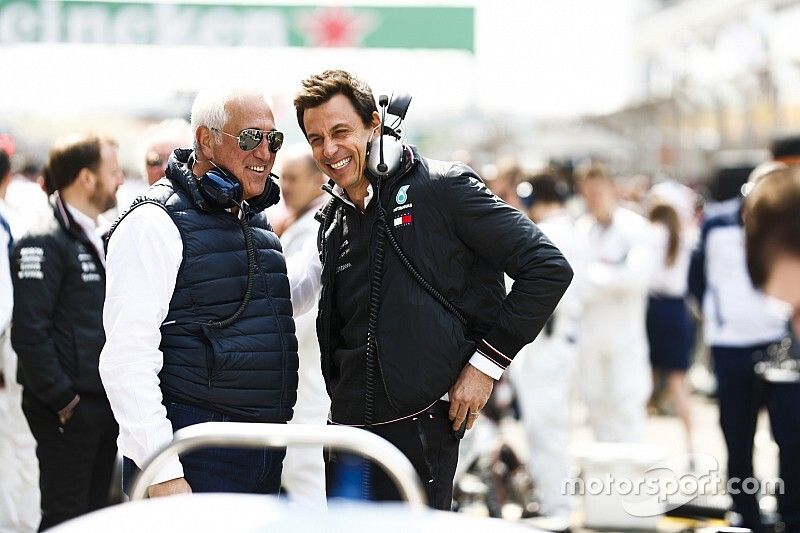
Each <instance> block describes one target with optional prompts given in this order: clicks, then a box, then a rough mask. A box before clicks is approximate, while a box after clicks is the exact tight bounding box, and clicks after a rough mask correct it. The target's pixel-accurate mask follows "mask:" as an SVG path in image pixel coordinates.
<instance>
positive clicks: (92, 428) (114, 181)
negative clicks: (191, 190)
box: [11, 135, 122, 530]
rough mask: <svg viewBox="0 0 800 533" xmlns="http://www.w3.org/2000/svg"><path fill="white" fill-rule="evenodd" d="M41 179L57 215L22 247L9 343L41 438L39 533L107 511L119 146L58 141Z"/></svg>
mask: <svg viewBox="0 0 800 533" xmlns="http://www.w3.org/2000/svg"><path fill="white" fill-rule="evenodd" d="M45 173H46V175H47V178H48V180H47V181H48V182H49V183H50V184H51V186H52V187H53V188H54V189H55V192H54V193H53V195H52V196H51V200H50V202H51V212H50V214H49V215H48V216H46V217H42V218H40V219H39V220H38V221H36V222H34V224H33V225H32V226H31V227H30V229H29V230H28V232H27V233H26V234H25V235H24V236H23V237H22V238H21V239H19V241H18V242H17V245H16V247H15V249H14V255H13V259H12V262H11V273H12V279H13V283H14V313H13V318H12V325H11V344H12V345H13V347H14V351H15V352H16V353H17V356H18V358H19V368H18V372H17V379H18V381H19V383H20V384H21V385H22V388H23V390H22V410H23V412H24V413H25V417H26V419H27V420H28V425H29V426H30V428H31V432H32V433H33V436H34V438H35V439H36V445H37V446H36V455H37V457H38V459H39V489H40V493H41V509H42V520H41V523H40V525H39V529H40V530H45V529H48V528H50V527H53V526H55V525H56V524H60V523H61V522H64V521H66V520H69V519H70V518H74V517H76V516H79V515H81V514H84V513H88V512H91V511H93V510H95V509H99V508H100V507H103V506H105V505H107V503H108V496H109V490H110V486H111V477H112V472H113V469H114V460H115V457H116V453H117V446H116V439H117V432H118V428H117V424H116V422H115V421H114V416H113V414H112V412H111V408H110V406H109V403H108V398H107V397H106V393H105V390H104V389H103V385H102V383H101V382H100V375H99V373H98V357H99V355H100V350H101V349H102V347H103V343H104V341H105V334H104V332H103V324H102V311H103V300H104V297H105V287H106V271H105V252H104V249H103V242H102V238H101V235H102V231H104V230H105V227H104V224H103V221H102V218H101V217H100V214H101V213H104V212H105V211H107V210H108V209H110V208H112V207H114V205H115V204H116V197H115V193H116V190H117V188H118V187H119V186H120V184H121V183H122V172H121V170H120V168H119V164H118V162H117V146H116V143H115V142H114V141H112V140H110V139H105V138H101V137H98V136H94V135H71V136H68V137H65V138H63V139H60V140H58V141H57V142H56V143H55V144H54V146H53V147H52V149H51V150H50V155H49V158H48V161H47V166H46V169H45Z"/></svg>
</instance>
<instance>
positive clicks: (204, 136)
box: [195, 126, 215, 160]
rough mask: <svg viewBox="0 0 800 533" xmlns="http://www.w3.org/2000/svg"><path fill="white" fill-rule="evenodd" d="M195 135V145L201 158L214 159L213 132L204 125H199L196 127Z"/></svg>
mask: <svg viewBox="0 0 800 533" xmlns="http://www.w3.org/2000/svg"><path fill="white" fill-rule="evenodd" d="M196 136H197V138H196V139H195V140H196V141H197V146H199V147H200V152H201V154H202V155H203V159H208V160H211V159H214V144H215V143H214V141H215V139H214V132H213V131H211V130H210V129H209V128H208V127H206V126H200V127H198V128H197V133H196Z"/></svg>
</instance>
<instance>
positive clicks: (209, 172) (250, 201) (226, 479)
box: [100, 90, 319, 496]
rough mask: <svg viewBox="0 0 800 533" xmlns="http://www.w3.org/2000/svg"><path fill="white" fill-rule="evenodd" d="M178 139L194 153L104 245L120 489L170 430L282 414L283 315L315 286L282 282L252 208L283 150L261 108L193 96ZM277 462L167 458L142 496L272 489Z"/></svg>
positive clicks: (286, 374) (292, 355)
mask: <svg viewBox="0 0 800 533" xmlns="http://www.w3.org/2000/svg"><path fill="white" fill-rule="evenodd" d="M192 130H193V134H194V140H193V142H194V149H179V150H175V151H174V152H173V154H172V156H171V157H170V160H169V163H168V165H167V169H166V179H163V180H160V181H158V182H157V183H156V184H155V185H153V186H152V187H151V188H150V189H149V190H148V192H147V193H146V194H145V195H144V197H142V198H140V199H139V200H138V201H137V202H134V205H133V206H132V207H131V209H130V210H129V211H128V212H127V213H126V214H125V215H123V216H122V217H121V218H120V219H119V220H118V221H117V223H116V224H115V225H114V227H112V229H111V232H110V236H109V241H108V281H107V295H106V296H107V297H106V303H105V309H104V313H103V321H104V326H105V330H106V336H107V342H106V345H105V347H104V349H103V352H102V355H101V358H100V372H101V376H102V379H103V384H104V386H105V389H106V391H107V392H108V396H109V399H110V401H111V406H112V409H113V411H114V415H115V417H116V419H117V420H118V422H119V425H120V437H119V448H120V450H121V451H122V453H123V454H124V456H125V457H126V460H125V468H124V477H125V481H126V482H127V481H129V477H130V475H132V474H133V473H134V471H135V467H139V468H141V467H142V466H143V465H144V464H145V463H146V462H147V460H148V459H149V458H150V457H151V456H152V455H153V454H154V453H155V452H157V451H158V450H159V449H160V448H161V447H162V446H164V445H165V444H167V443H169V442H170V441H171V440H172V432H173V431H176V430H178V429H180V428H182V427H185V426H189V425H193V424H197V423H201V422H210V421H217V422H272V423H283V422H286V421H287V420H289V419H291V418H292V407H293V406H294V403H295V395H296V390H297V365H298V362H297V339H296V337H295V327H294V320H293V312H294V314H299V313H301V312H302V311H303V310H305V309H307V308H308V307H310V306H311V305H313V303H314V301H313V300H314V294H315V291H316V285H318V284H319V271H318V269H317V270H316V271H315V270H314V267H313V266H312V267H310V268H307V266H308V265H314V264H315V263H314V262H313V261H298V262H297V263H296V265H297V267H298V268H297V269H296V274H295V273H294V272H295V270H293V269H292V267H291V265H290V267H289V274H288V275H287V265H286V262H285V259H284V256H283V253H282V252H281V246H280V242H279V241H278V237H277V236H276V235H275V234H274V233H273V231H272V228H271V226H270V224H269V222H268V221H267V218H266V215H265V214H264V212H263V211H264V209H265V208H266V207H268V206H270V205H273V204H274V203H275V202H277V200H278V194H279V193H278V186H277V184H276V183H275V181H274V179H273V178H274V177H275V176H274V175H273V174H272V173H271V170H272V166H273V164H274V162H275V156H276V154H277V152H278V150H279V149H280V148H281V145H282V142H283V134H282V133H281V132H280V131H278V130H277V128H276V126H275V120H274V118H273V114H272V110H271V109H270V106H269V104H268V103H267V100H266V98H265V97H264V96H263V95H262V94H261V93H259V92H256V91H251V90H230V91H220V92H201V93H200V94H198V96H197V98H196V99H195V102H194V105H193V107H192ZM316 264H318V262H317V263H316ZM293 307H294V309H293ZM284 453H285V452H284V450H279V449H261V450H257V449H206V450H200V451H197V452H194V453H191V454H188V455H186V456H184V457H182V458H181V459H180V460H178V459H177V458H174V459H173V460H172V461H171V463H169V465H167V466H166V467H165V468H163V469H162V470H161V471H160V472H159V473H158V475H157V477H156V479H155V483H154V484H153V485H151V486H150V487H149V491H148V492H149V494H150V496H162V495H169V494H176V493H185V492H191V491H195V492H251V493H274V492H277V491H278V489H279V487H280V478H281V467H282V462H283V457H284Z"/></svg>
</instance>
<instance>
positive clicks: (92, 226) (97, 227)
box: [64, 202, 108, 266]
mask: <svg viewBox="0 0 800 533" xmlns="http://www.w3.org/2000/svg"><path fill="white" fill-rule="evenodd" d="M64 205H65V206H67V211H69V214H70V215H71V216H72V219H73V220H74V221H75V223H76V224H77V225H78V226H80V228H81V229H82V230H83V233H84V234H85V235H86V237H87V238H88V239H89V242H91V243H92V245H93V246H94V248H95V250H97V257H99V258H100V262H101V263H103V266H105V264H106V253H105V248H104V247H103V232H104V231H105V230H106V229H108V224H107V223H105V219H103V218H101V217H98V218H97V220H95V219H93V218H92V217H90V216H89V215H87V214H84V213H83V212H81V211H78V210H77V209H76V208H74V207H72V206H71V205H69V204H68V203H67V202H64Z"/></svg>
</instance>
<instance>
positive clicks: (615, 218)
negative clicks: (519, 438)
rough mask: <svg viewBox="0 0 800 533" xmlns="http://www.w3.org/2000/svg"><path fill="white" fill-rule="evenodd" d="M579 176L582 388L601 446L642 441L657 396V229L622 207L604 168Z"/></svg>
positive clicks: (594, 167) (595, 167)
mask: <svg viewBox="0 0 800 533" xmlns="http://www.w3.org/2000/svg"><path fill="white" fill-rule="evenodd" d="M579 175H580V181H581V191H582V194H583V196H584V199H585V201H586V208H587V213H586V214H585V215H583V216H582V217H581V218H579V219H578V220H577V222H576V223H575V229H576V240H577V243H576V256H577V259H576V262H575V264H576V267H575V280H576V287H575V291H576V293H577V298H578V300H579V302H580V304H581V306H582V308H581V317H580V320H579V328H578V330H579V331H580V337H579V339H578V353H579V356H578V382H579V385H580V387H581V388H582V390H583V395H584V397H585V400H586V403H587V407H588V411H589V423H590V425H591V427H592V429H593V430H594V433H595V437H596V438H597V440H599V441H603V442H639V441H641V439H642V438H643V436H644V429H645V422H646V419H647V416H646V405H647V400H648V398H649V396H650V392H651V390H652V375H651V370H650V361H649V359H648V349H647V332H646V327H645V314H646V307H647V286H648V282H649V280H650V273H651V265H652V259H651V257H650V252H651V249H650V239H649V237H650V228H649V224H648V223H647V221H646V220H645V219H644V218H643V217H641V216H639V215H637V214H636V213H634V212H632V211H630V210H628V209H625V208H623V207H620V206H619V205H618V203H617V189H616V187H615V183H614V178H613V177H612V176H611V174H610V173H609V171H608V170H607V169H606V168H605V167H604V166H602V165H599V164H593V165H591V166H589V167H587V168H585V169H581V172H580V173H579Z"/></svg>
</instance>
